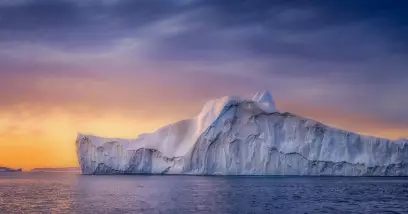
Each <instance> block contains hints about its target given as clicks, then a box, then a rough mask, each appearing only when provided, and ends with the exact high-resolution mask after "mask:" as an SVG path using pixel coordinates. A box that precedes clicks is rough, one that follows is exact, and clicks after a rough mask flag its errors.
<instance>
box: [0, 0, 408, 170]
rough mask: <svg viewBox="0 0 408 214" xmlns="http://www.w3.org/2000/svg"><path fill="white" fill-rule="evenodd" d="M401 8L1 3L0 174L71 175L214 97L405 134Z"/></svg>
mask: <svg viewBox="0 0 408 214" xmlns="http://www.w3.org/2000/svg"><path fill="white" fill-rule="evenodd" d="M406 11H408V2H407V1H398V0H395V1H386V0H378V1H371V0H356V1H337V0H328V1H323V0H317V1H283V0H276V1H270V0H250V1H240V0H223V1H220V0H205V1H204V0H163V1H156V0H134V1H133V0H121V1H119V0H98V1H96V0H95V1H94V0H0V165H3V166H9V167H15V168H20V167H22V168H24V169H26V170H28V169H32V168H35V167H65V166H77V165H78V163H77V159H76V154H75V139H76V134H77V133H78V132H81V133H89V134H94V135H100V136H105V137H124V138H132V137H133V138H135V137H137V136H138V135H139V134H141V133H144V132H151V131H154V130H156V129H157V128H159V127H161V126H163V125H166V124H168V123H172V122H176V121H178V120H181V119H185V118H190V117H193V116H195V115H196V114H198V113H199V112H200V109H201V107H202V106H203V104H204V103H205V102H206V101H208V100H210V99H214V98H218V97H221V96H225V95H241V96H248V97H249V96H250V95H251V94H254V93H255V92H257V91H263V90H269V91H270V92H271V93H272V94H273V96H274V98H275V102H276V103H277V105H278V108H279V109H280V111H282V112H284V111H289V112H293V113H295V114H298V115H302V116H305V117H309V118H312V119H315V120H318V121H321V122H324V123H326V124H328V125H332V126H335V127H338V128H341V129H345V130H350V131H354V132H358V133H361V134H366V135H373V136H378V137H386V138H392V139H397V138H407V137H408V108H407V106H408V93H407V92H408V39H407V38H408V13H407V12H406Z"/></svg>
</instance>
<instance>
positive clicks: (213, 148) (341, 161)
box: [76, 91, 408, 176]
mask: <svg viewBox="0 0 408 214" xmlns="http://www.w3.org/2000/svg"><path fill="white" fill-rule="evenodd" d="M76 148H77V155H78V161H79V163H80V168H81V171H82V173H83V174H187V175H309V176H321V175H325V176H407V175H408V164H407V161H408V140H406V139H400V140H394V141H393V140H388V139H384V138H376V137H371V136H364V135H359V134H356V133H352V132H348V131H344V130H340V129H337V128H333V127H330V126H327V125H324V124H322V123H320V122H317V121H314V120H311V119H307V118H303V117H301V116H297V115H294V114H292V113H288V112H283V113H282V112H279V111H278V109H277V108H276V106H275V102H274V100H273V97H272V95H271V94H270V93H269V92H268V91H265V92H262V93H257V94H256V95H255V96H254V97H253V99H243V98H241V97H237V96H230V97H223V98H220V99H216V100H212V101H209V102H207V103H206V104H205V105H204V108H203V109H202V111H201V112H200V114H198V115H197V116H196V117H195V118H192V119H188V120H182V121H179V122H176V123H174V124H170V125H167V126H165V127H162V128H160V129H158V130H157V131H155V132H152V133H149V134H142V135H140V136H139V137H138V138H136V139H115V138H101V137H97V136H92V135H85V134H78V136H77V139H76Z"/></svg>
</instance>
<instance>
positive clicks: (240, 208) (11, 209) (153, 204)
mask: <svg viewBox="0 0 408 214" xmlns="http://www.w3.org/2000/svg"><path fill="white" fill-rule="evenodd" d="M33 212H37V213H149V214H150V213H177V214H181V213H408V178H350V177H219V176H215V177H210V176H113V175H112V176H84V175H79V174H73V173H0V213H33Z"/></svg>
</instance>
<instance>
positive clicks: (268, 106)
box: [252, 90, 278, 113]
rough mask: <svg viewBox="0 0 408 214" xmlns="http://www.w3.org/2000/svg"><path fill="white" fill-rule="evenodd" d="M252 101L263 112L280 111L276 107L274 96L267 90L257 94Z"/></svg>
mask: <svg viewBox="0 0 408 214" xmlns="http://www.w3.org/2000/svg"><path fill="white" fill-rule="evenodd" d="M252 100H253V101H254V102H256V103H258V104H259V105H260V107H261V108H262V110H264V111H266V112H268V113H274V112H278V109H277V108H276V106H275V101H273V97H272V94H271V93H270V92H269V91H267V90H265V91H263V92H258V93H256V94H255V96H254V98H252Z"/></svg>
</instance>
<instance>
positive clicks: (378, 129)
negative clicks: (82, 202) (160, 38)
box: [0, 102, 408, 170]
mask: <svg viewBox="0 0 408 214" xmlns="http://www.w3.org/2000/svg"><path fill="white" fill-rule="evenodd" d="M193 106H196V105H193ZM280 106H281V107H283V108H285V109H289V110H291V111H293V112H295V113H298V114H299V115H304V116H308V117H313V118H314V119H316V120H321V121H322V122H323V123H326V124H328V125H333V126H335V127H340V128H343V129H346V130H350V131H356V132H358V133H361V134H366V135H373V136H380V137H387V138H392V139H395V138H399V137H403V136H404V137H407V133H408V132H407V130H406V129H404V128H399V127H395V126H391V125H389V124H382V123H381V122H379V121H374V120H371V119H370V118H363V117H360V118H359V117H357V116H356V115H347V114H345V113H341V112H334V111H331V110H327V109H326V110H322V109H314V108H313V107H306V106H299V105H298V104H294V103H285V102H282V103H281V105H280ZM144 108H148V106H145V107H144ZM195 108H196V107H194V109H195ZM23 109H24V108H23ZM95 111H100V112H98V113H97V114H95V112H93V113H89V114H86V113H78V112H69V111H66V110H62V109H48V110H45V111H43V113H42V114H36V113H35V112H30V111H29V110H27V109H25V110H20V111H15V109H14V110H9V111H5V110H3V111H1V112H0V118H1V119H0V165H4V166H8V167H12V168H23V169H24V170H30V169H32V168H38V167H71V166H77V165H78V163H77V157H76V153H75V139H76V136H77V133H78V132H82V133H86V134H94V135H98V136H102V137H113V138H136V137H137V136H138V135H139V134H141V133H146V132H152V131H154V130H156V129H157V128H160V127H162V126H164V125H166V124H169V123H172V122H176V121H178V120H181V119H185V118H187V117H191V116H192V115H191V114H190V113H186V112H179V113H174V112H173V115H170V116H169V115H167V117H166V116H165V115H166V112H165V111H164V110H163V111H162V112H160V113H158V114H157V115H150V114H149V115H143V114H136V113H135V114H127V115H125V114H121V113H117V112H116V113H115V112H114V111H104V110H103V109H99V110H98V109H95ZM135 111H137V110H135ZM198 112H199V109H196V113H197V114H198Z"/></svg>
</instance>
